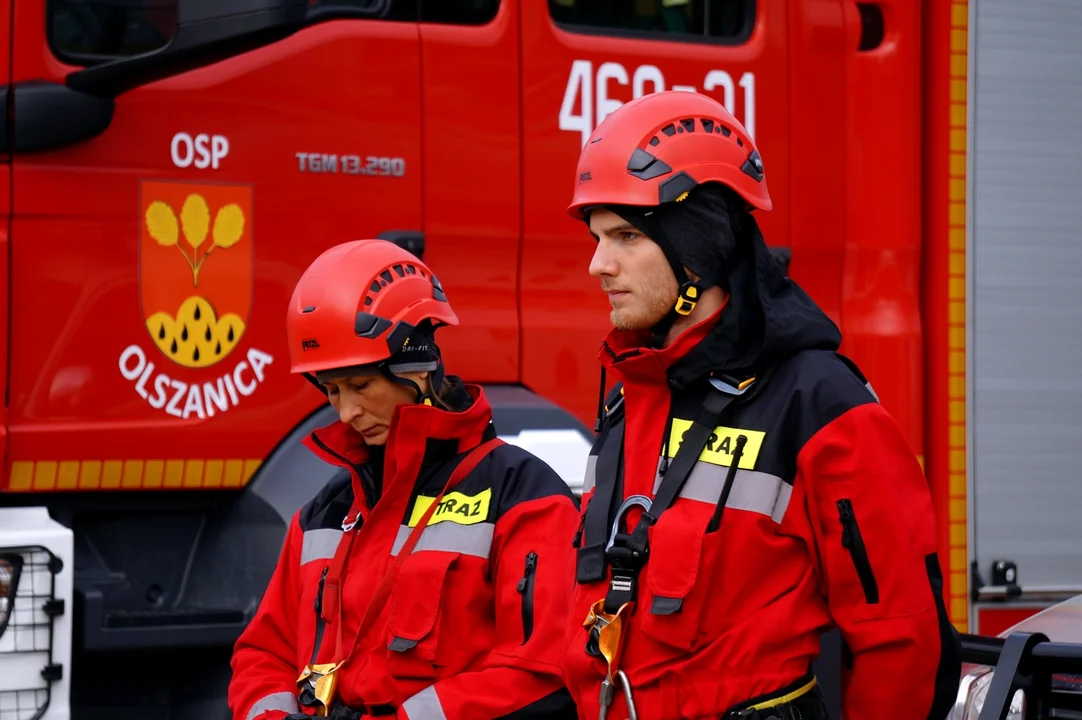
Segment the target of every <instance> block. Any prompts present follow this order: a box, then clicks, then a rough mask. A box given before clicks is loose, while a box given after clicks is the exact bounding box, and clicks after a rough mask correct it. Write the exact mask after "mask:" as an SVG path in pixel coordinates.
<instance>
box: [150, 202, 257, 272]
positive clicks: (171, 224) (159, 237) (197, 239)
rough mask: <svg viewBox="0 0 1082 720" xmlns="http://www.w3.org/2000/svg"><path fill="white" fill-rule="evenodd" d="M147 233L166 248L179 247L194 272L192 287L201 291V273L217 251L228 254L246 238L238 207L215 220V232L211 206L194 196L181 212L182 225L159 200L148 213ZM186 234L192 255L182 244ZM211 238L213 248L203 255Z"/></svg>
mask: <svg viewBox="0 0 1082 720" xmlns="http://www.w3.org/2000/svg"><path fill="white" fill-rule="evenodd" d="M146 223H147V231H148V232H149V233H150V236H151V237H152V238H154V240H155V241H156V242H157V243H158V244H159V245H161V246H163V247H176V248H177V250H179V251H180V254H181V255H182V256H183V257H184V261H185V262H186V263H188V267H189V268H191V271H192V285H193V286H195V287H199V271H200V270H201V269H202V268H203V263H205V262H206V261H207V258H208V257H210V254H211V253H212V252H214V248H222V249H223V250H228V249H229V248H231V247H233V246H234V245H236V244H237V242H238V241H239V240H240V238H241V236H242V235H243V234H244V212H243V211H242V210H241V209H240V206H239V205H237V204H236V203H230V204H228V205H225V206H224V207H222V208H221V209H220V210H218V213H217V214H216V215H215V216H214V228H213V230H212V229H211V225H210V206H209V205H207V201H206V200H205V199H204V198H203V196H202V195H200V194H198V193H192V194H191V195H189V196H188V197H187V198H186V199H185V200H184V206H183V207H182V208H181V209H180V223H179V224H178V223H177V216H176V215H175V214H174V213H173V208H171V207H170V206H169V204H168V203H164V202H161V201H160V200H155V201H154V202H152V203H150V206H149V207H147V211H146ZM181 230H183V235H184V242H185V244H187V245H188V246H189V247H191V254H190V255H189V254H188V252H187V251H185V249H184V244H182V243H181V242H180V236H181V234H182V233H181ZM208 234H209V235H210V236H211V238H212V240H211V244H210V246H209V247H207V249H206V250H205V251H204V252H203V254H202V255H200V254H199V248H201V247H202V246H203V245H204V243H205V242H206V240H207V235H208Z"/></svg>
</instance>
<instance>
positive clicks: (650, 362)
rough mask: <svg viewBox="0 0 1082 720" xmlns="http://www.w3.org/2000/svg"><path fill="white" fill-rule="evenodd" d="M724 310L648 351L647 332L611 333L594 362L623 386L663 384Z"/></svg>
mask: <svg viewBox="0 0 1082 720" xmlns="http://www.w3.org/2000/svg"><path fill="white" fill-rule="evenodd" d="M724 309H725V308H724V306H722V308H720V309H719V310H718V311H717V312H715V313H714V314H713V315H710V316H709V317H707V318H706V319H704V320H702V321H700V322H699V323H697V324H695V325H692V326H691V327H689V328H688V329H687V330H685V331H684V332H682V333H680V334H679V335H677V336H676V338H675V339H674V340H673V341H672V342H671V343H669V345H667V346H665V347H663V348H651V347H649V344H650V340H651V334H650V332H649V331H630V330H617V329H615V328H614V329H613V330H612V331H611V332H610V333H609V334H608V336H607V337H606V338H605V341H604V342H603V343H601V350H600V351H599V352H598V359H599V360H600V361H601V363H602V364H603V365H604V366H605V368H606V369H608V370H612V371H614V372H616V373H618V374H619V375H620V377H622V378H623V380H624V382H631V383H634V382H636V381H638V382H665V379H666V375H667V373H668V370H669V368H671V367H672V366H673V365H675V364H676V363H677V361H679V360H680V359H681V358H683V357H684V356H686V355H687V354H688V353H689V352H691V351H692V350H693V349H694V348H695V346H697V345H698V344H699V343H701V342H702V341H703V340H704V339H705V338H706V337H707V336H708V335H709V334H710V332H711V331H712V330H713V329H714V327H715V326H716V325H717V324H718V320H719V319H720V317H721V313H722V312H723V311H724Z"/></svg>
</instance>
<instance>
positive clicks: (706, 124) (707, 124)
mask: <svg viewBox="0 0 1082 720" xmlns="http://www.w3.org/2000/svg"><path fill="white" fill-rule="evenodd" d="M699 122H701V123H702V124H703V130H705V131H706V132H714V121H713V120H707V119H706V118H699Z"/></svg>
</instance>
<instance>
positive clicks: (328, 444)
mask: <svg viewBox="0 0 1082 720" xmlns="http://www.w3.org/2000/svg"><path fill="white" fill-rule="evenodd" d="M458 390H459V392H458V393H456V394H457V395H458V396H459V397H460V398H461V400H462V404H463V405H464V407H463V408H462V409H461V410H456V411H447V410H442V409H440V408H437V407H435V406H431V405H399V406H398V407H397V408H395V411H394V413H393V414H392V415H391V427H390V431H389V432H388V434H387V442H386V445H385V451H384V463H383V466H384V470H383V483H382V485H383V487H382V494H383V495H387V494H390V493H397V492H400V491H401V490H402V489H403V488H402V485H403V483H409V485H410V486H409V488H408V490H412V484H413V483H415V482H416V480H417V472H414V473H413V477H411V478H409V479H408V480H407V479H406V478H405V477H397V476H398V475H400V474H402V473H399V472H398V470H399V469H400V468H402V469H409V468H419V469H423V465H424V464H431V463H435V462H439V461H442V460H446V459H447V457H445V455H444V454H442V453H440V454H438V457H436V456H433V455H430V454H427V453H426V448H427V447H428V446H429V443H430V441H433V440H437V441H443V442H441V443H439V444H438V445H439V446H440V447H450V448H453V449H454V450H455V452H454V453H452V454H459V453H463V452H466V451H468V450H470V449H472V448H473V447H475V446H477V445H479V444H480V443H481V442H482V441H483V440H484V439H485V438H486V435H487V434H490V433H491V432H492V430H491V427H492V408H491V406H490V405H489V402H488V399H487V398H486V397H485V394H484V390H482V389H481V387H480V386H479V385H459V388H458ZM302 442H303V443H304V445H305V446H306V447H307V448H308V449H309V450H311V451H312V452H313V453H315V455H316V456H318V457H319V458H321V459H322V460H323V461H324V462H327V463H329V464H331V465H336V466H339V467H343V468H346V469H348V470H349V471H350V474H351V475H352V484H353V493H354V497H356V498H357V500H358V502H359V501H360V500H361V499H362V498H364V499H366V502H364V503H359V504H360V505H361V507H362V512H363V513H364V514H365V515H367V512H368V511H369V510H371V507H369V506H368V505H369V501H368V499H369V497H370V491H369V490H367V489H366V488H365V485H364V482H363V480H362V468H363V466H364V465H365V463H367V462H368V460H369V452H368V449H367V446H366V445H365V443H364V438H363V437H362V436H361V435H360V433H358V432H357V431H356V430H354V429H353V428H352V427H350V426H349V425H348V424H346V423H344V422H342V421H340V420H336V421H334V422H333V423H331V424H330V425H327V426H326V427H322V428H319V429H317V430H314V431H313V432H311V433H310V434H309V435H308V436H306V437H305V438H304V440H303V441H302ZM408 490H407V491H408Z"/></svg>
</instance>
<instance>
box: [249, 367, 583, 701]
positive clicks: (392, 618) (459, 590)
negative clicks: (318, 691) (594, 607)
mask: <svg viewBox="0 0 1082 720" xmlns="http://www.w3.org/2000/svg"><path fill="white" fill-rule="evenodd" d="M466 388H467V389H468V392H469V395H470V396H471V399H472V403H471V404H470V405H469V407H468V408H467V409H465V410H463V411H461V412H446V411H443V410H439V409H436V408H434V407H427V406H424V405H412V406H400V407H399V408H398V409H397V410H396V411H395V415H394V417H393V420H392V424H391V432H390V434H389V436H388V439H387V444H386V446H385V447H386V449H385V457H384V472H383V476H382V483H380V482H379V479H378V478H376V477H374V476H373V474H372V473H371V467H370V465H371V464H370V463H368V460H369V457H368V454H367V452H366V449H365V446H364V443H363V441H362V440H361V438H360V436H359V435H357V434H356V433H355V432H354V431H353V430H352V429H351V428H350V427H349V426H348V425H345V424H343V423H340V422H335V423H334V424H333V425H331V426H329V427H326V428H323V429H321V430H318V431H316V432H314V433H312V435H311V436H310V437H309V438H308V439H307V442H306V444H307V445H308V447H310V448H311V449H312V450H313V451H314V452H315V453H316V454H317V455H319V456H320V457H321V458H323V459H324V460H326V461H327V462H330V463H334V464H337V465H340V466H342V467H343V468H346V469H347V470H348V471H349V474H348V476H347V477H344V478H343V479H341V480H339V481H335V480H332V481H331V483H329V484H328V485H327V486H326V487H325V488H324V489H323V490H322V491H321V492H320V493H319V494H318V495H317V496H316V497H315V498H314V499H313V500H312V501H311V502H309V503H308V504H307V505H306V506H305V507H304V508H302V509H301V510H300V511H299V512H298V513H297V514H296V516H294V518H293V521H292V523H291V525H290V528H289V532H288V536H287V538H286V541H285V545H284V547H283V548H282V553H281V558H280V560H279V563H278V567H277V568H276V570H275V573H274V575H273V577H272V578H271V581H270V585H269V587H268V588H267V591H266V594H265V596H264V598H263V601H262V604H261V605H260V607H259V609H258V611H257V613H256V615H255V617H254V618H253V620H252V622H251V623H250V624H249V626H248V627H247V629H246V630H245V631H244V633H243V634H242V635H241V637H240V639H239V640H238V642H237V644H236V648H235V652H234V656H233V661H232V666H233V672H234V676H233V680H232V683H231V685H230V688H229V705H230V708H231V709H232V712H233V717H234V718H235V719H236V720H255V719H256V718H259V719H260V720H275V719H277V718H281V717H282V716H283V715H285V714H287V713H290V712H297V711H298V710H297V708H298V705H297V683H296V681H297V678H298V676H299V675H300V673H301V671H302V670H303V669H304V668H305V667H306V666H307V665H308V664H309V663H310V662H317V663H325V662H333V661H335V660H337V658H334V657H333V656H334V653H335V646H336V637H337V630H338V627H337V620H336V617H335V615H334V614H333V613H332V614H331V617H330V618H327V619H320V613H319V612H317V610H316V608H317V607H319V606H320V605H321V599H322V597H323V596H324V593H323V582H321V580H322V579H323V576H324V574H325V570H326V569H327V568H328V566H329V565H330V563H331V560H332V558H333V556H334V554H335V550H336V548H337V546H338V542H339V541H340V539H342V538H343V537H346V538H347V539H348V537H349V534H348V533H346V534H345V535H344V533H343V526H344V525H345V526H346V527H348V526H349V523H351V522H352V521H353V520H354V519H355V518H356V517H357V514H358V511H359V516H360V518H359V521H358V522H357V524H356V527H354V529H353V530H352V531H351V532H355V533H356V538H355V540H354V544H353V546H352V548H351V549H350V553H349V555H348V560H347V564H346V568H345V572H344V573H343V577H344V580H343V586H342V603H341V607H342V611H343V613H344V627H343V633H342V635H343V645H344V646H346V647H348V646H349V645H350V644H351V641H352V639H353V637H354V635H355V634H356V630H357V626H358V624H359V622H360V615H361V614H362V613H363V612H364V610H365V608H366V605H367V602H368V599H369V598H370V597H371V595H372V594H373V592H374V589H375V588H376V586H377V585H378V584H379V582H380V580H381V579H382V577H383V575H384V572H385V571H386V568H387V566H388V565H389V563H390V562H391V561H392V560H393V557H394V555H395V554H396V553H397V550H398V548H399V547H401V546H402V544H403V541H404V540H405V538H406V536H408V534H409V532H410V529H411V528H410V525H411V520H412V521H413V522H412V524H413V525H416V522H415V520H416V518H417V517H419V516H420V515H421V514H422V513H423V511H424V510H425V509H426V508H427V507H428V504H429V503H430V502H431V499H432V498H433V497H435V496H436V495H437V494H438V493H439V492H440V490H441V489H442V488H443V486H444V484H445V483H446V482H447V480H448V478H449V477H450V475H451V472H452V469H453V466H454V465H455V464H456V463H455V462H452V461H453V460H455V459H456V458H460V457H462V455H463V453H465V452H467V451H468V450H470V449H471V448H473V447H475V446H477V445H478V444H480V443H481V442H482V441H483V440H486V439H489V438H491V437H494V435H495V432H494V430H493V428H492V425H491V424H490V419H491V409H490V407H489V405H488V402H487V401H486V399H485V397H484V394H483V393H482V391H481V389H480V388H479V387H476V386H466ZM463 395H464V393H463ZM380 489H381V490H382V494H380V495H378V501H376V499H375V498H376V496H377V492H376V491H377V490H380ZM421 496H424V497H421ZM426 500H427V501H428V502H426ZM578 519H579V518H578V512H577V507H576V501H575V498H574V496H573V495H572V494H571V492H570V490H569V489H568V487H567V485H566V484H565V483H564V482H563V481H562V480H561V479H560V477H559V476H558V475H557V474H556V473H555V472H554V471H553V470H551V469H550V468H549V467H548V466H547V465H545V464H544V463H543V462H542V461H540V460H539V459H537V458H536V457H534V456H532V455H530V454H529V453H527V452H525V451H524V450H522V449H520V448H517V447H514V446H512V445H502V446H499V447H497V448H496V449H495V450H494V451H493V452H492V453H491V454H490V455H488V456H487V457H486V458H484V459H483V460H482V461H481V463H480V464H479V465H478V466H477V467H476V468H475V469H474V470H473V471H472V472H470V473H469V474H468V475H466V477H465V479H464V480H462V481H461V482H460V483H459V484H458V485H457V486H455V487H454V488H452V490H451V491H448V493H447V494H446V495H445V496H444V498H443V502H442V503H441V504H440V506H439V509H438V510H437V511H436V512H435V514H434V515H432V517H431V519H430V520H429V522H428V525H427V527H425V529H424V531H423V534H422V535H421V537H420V541H419V542H418V543H417V545H416V547H415V548H414V550H413V552H412V553H411V554H410V555H409V557H408V558H407V559H406V560H405V561H404V563H403V565H402V568H401V574H400V575H399V577H398V581H397V582H396V583H395V585H394V586H393V589H392V591H391V594H390V597H389V599H388V600H387V603H386V605H385V606H384V608H383V611H382V613H381V614H380V616H379V618H378V619H377V621H376V623H375V624H374V625H373V627H372V630H371V632H369V633H367V635H366V638H365V639H364V640H362V642H361V643H360V644H359V645H358V646H357V647H356V649H355V650H354V652H353V655H352V656H350V660H349V662H348V663H347V664H346V666H345V667H343V669H342V671H341V677H340V678H339V682H338V697H339V699H340V700H341V701H342V702H343V703H345V704H346V705H348V706H350V707H351V708H353V709H355V710H365V711H366V712H367V713H368V714H392V715H394V714H397V717H399V718H402V719H405V718H410V720H419V719H420V718H424V719H425V720H430V719H433V718H449V719H451V720H454V719H456V718H461V719H462V720H466V719H469V720H484V719H485V718H497V717H502V716H505V715H511V714H513V713H515V712H516V711H520V710H523V709H538V708H544V709H546V710H548V711H550V712H551V714H552V716H553V717H574V708H573V706H572V704H571V702H570V698H569V697H568V695H567V692H566V690H565V689H564V688H563V686H562V683H561V681H560V668H559V663H560V653H561V647H560V636H561V634H562V631H563V628H565V627H566V626H567V623H568V622H569V616H568V600H569V596H570V592H571V585H572V584H573V576H574V550H573V549H572V547H571V545H570V542H569V538H570V537H571V536H572V535H573V534H574V530H575V527H576V526H577V524H578ZM321 609H322V608H321ZM323 614H324V615H326V614H328V613H326V612H324V613H323ZM317 635H318V636H319V638H320V640H319V641H318V643H317V639H316V638H317Z"/></svg>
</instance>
